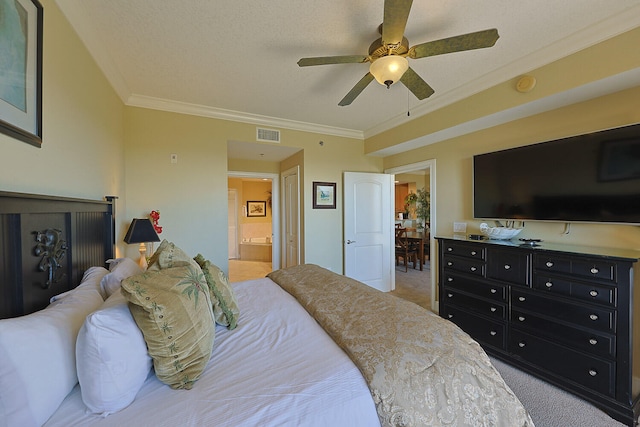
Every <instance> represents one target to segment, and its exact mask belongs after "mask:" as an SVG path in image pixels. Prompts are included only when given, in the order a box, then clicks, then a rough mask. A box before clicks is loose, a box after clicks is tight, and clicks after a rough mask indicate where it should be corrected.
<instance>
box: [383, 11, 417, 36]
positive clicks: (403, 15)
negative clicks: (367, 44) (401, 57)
mask: <svg viewBox="0 0 640 427" xmlns="http://www.w3.org/2000/svg"><path fill="white" fill-rule="evenodd" d="M411 3H413V0H385V2H384V21H382V43H383V44H385V45H389V44H397V43H400V42H401V41H402V37H404V29H405V27H406V26H407V19H408V18H409V12H410V11H411Z"/></svg>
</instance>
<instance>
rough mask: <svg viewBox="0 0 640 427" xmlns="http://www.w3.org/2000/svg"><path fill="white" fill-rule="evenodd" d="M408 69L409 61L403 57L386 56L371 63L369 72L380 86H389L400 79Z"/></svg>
mask: <svg viewBox="0 0 640 427" xmlns="http://www.w3.org/2000/svg"><path fill="white" fill-rule="evenodd" d="M408 68H409V61H407V58H405V57H404V56H399V55H387V56H383V57H382V58H378V59H376V60H375V61H373V62H372V63H371V66H370V67H369V72H370V73H371V74H372V75H373V77H375V79H376V80H377V81H378V83H380V84H381V85H385V86H387V88H388V87H389V86H391V85H392V84H394V83H395V82H397V81H398V80H400V79H401V78H402V75H403V74H404V73H405V71H407V69H408Z"/></svg>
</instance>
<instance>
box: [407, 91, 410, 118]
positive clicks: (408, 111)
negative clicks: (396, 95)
mask: <svg viewBox="0 0 640 427" xmlns="http://www.w3.org/2000/svg"><path fill="white" fill-rule="evenodd" d="M407 117H411V111H410V108H409V89H407Z"/></svg>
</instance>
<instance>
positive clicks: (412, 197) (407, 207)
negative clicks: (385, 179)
mask: <svg viewBox="0 0 640 427" xmlns="http://www.w3.org/2000/svg"><path fill="white" fill-rule="evenodd" d="M417 201H418V195H417V194H416V193H409V194H407V195H406V196H405V197H404V219H409V213H410V212H411V210H412V209H415V207H416V202H417Z"/></svg>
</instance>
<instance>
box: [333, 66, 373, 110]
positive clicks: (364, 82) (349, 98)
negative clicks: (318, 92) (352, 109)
mask: <svg viewBox="0 0 640 427" xmlns="http://www.w3.org/2000/svg"><path fill="white" fill-rule="evenodd" d="M372 81H373V74H371V73H367V74H365V75H364V77H363V78H361V79H360V81H359V82H358V83H356V85H355V86H354V87H353V88H352V89H351V90H350V91H349V93H348V94H346V95H345V97H344V98H342V101H340V102H339V103H338V105H339V106H341V107H344V106H345V105H349V104H351V103H352V102H353V100H354V99H356V98H357V97H358V95H360V92H362V91H363V90H364V88H365V87H367V86H368V85H369V83H371V82H372Z"/></svg>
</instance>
